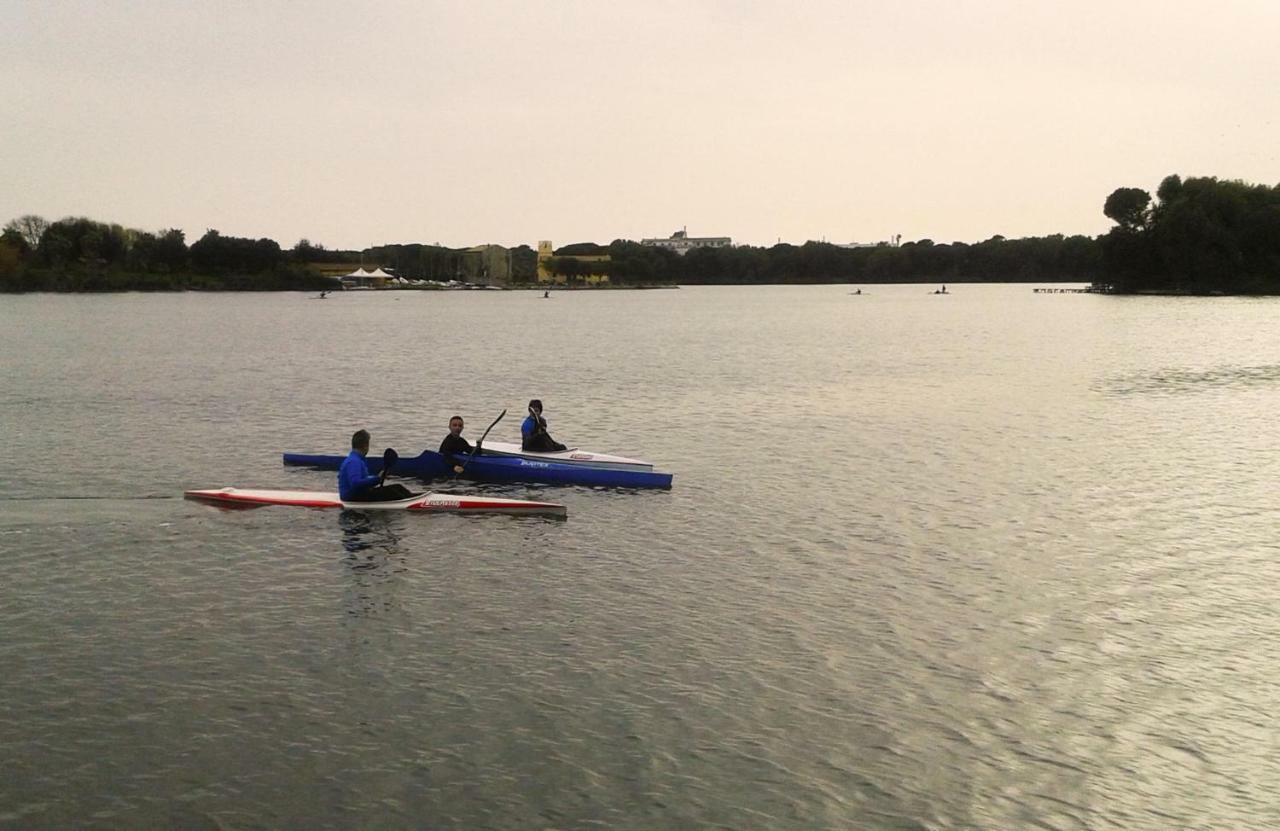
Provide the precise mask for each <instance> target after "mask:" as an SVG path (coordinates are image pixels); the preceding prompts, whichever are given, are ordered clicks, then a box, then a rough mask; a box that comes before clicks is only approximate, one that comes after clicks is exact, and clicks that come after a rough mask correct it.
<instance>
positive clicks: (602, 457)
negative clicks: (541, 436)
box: [482, 441, 653, 470]
mask: <svg viewBox="0 0 1280 831" xmlns="http://www.w3.org/2000/svg"><path fill="white" fill-rule="evenodd" d="M482 446H483V448H484V450H483V452H484V453H488V454H489V455H491V456H516V457H518V458H521V459H531V460H533V461H539V462H555V463H556V464H558V465H581V466H583V467H598V468H604V469H607V470H653V462H646V461H643V460H642V459H628V458H627V457H626V456H610V455H609V454H608V453H595V452H593V451H591V450H578V449H577V448H572V447H571V448H569V449H568V450H561V451H558V452H555V453H535V452H533V451H530V450H524V449H523V448H521V447H520V445H518V444H508V443H507V442H505V441H486V442H484V443H483V445H482Z"/></svg>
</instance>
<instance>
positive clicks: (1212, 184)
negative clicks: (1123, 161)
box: [1102, 175, 1280, 294]
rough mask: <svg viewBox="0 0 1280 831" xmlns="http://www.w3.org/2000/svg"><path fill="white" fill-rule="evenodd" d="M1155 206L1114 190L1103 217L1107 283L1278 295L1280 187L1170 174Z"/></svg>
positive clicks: (1142, 195) (1139, 288) (1139, 194)
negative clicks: (1107, 226)
mask: <svg viewBox="0 0 1280 831" xmlns="http://www.w3.org/2000/svg"><path fill="white" fill-rule="evenodd" d="M1156 197H1157V199H1158V201H1157V202H1155V203H1154V204H1152V201H1151V194H1149V193H1147V192H1146V191H1145V190H1141V189H1139V188H1118V189H1116V190H1115V191H1113V192H1112V193H1111V195H1110V196H1108V197H1107V200H1106V202H1105V204H1104V207H1103V212H1104V213H1105V214H1106V215H1107V217H1109V218H1110V219H1112V220H1113V221H1115V223H1116V227H1114V228H1112V229H1111V232H1110V233H1108V234H1107V235H1106V236H1104V237H1102V249H1103V255H1104V262H1105V279H1106V281H1107V282H1108V283H1110V284H1111V286H1112V287H1113V288H1114V290H1116V291H1119V292H1143V291H1150V292H1171V293H1189V294H1208V293H1223V294H1280V185H1278V186H1276V187H1268V186H1266V185H1252V184H1247V183H1245V182H1239V181H1221V180H1218V179H1216V178H1213V177H1203V178H1189V179H1187V180H1186V181H1183V180H1182V178H1181V177H1179V176H1177V175H1173V176H1168V177H1166V178H1165V179H1164V181H1162V182H1161V183H1160V187H1159V189H1157V190H1156Z"/></svg>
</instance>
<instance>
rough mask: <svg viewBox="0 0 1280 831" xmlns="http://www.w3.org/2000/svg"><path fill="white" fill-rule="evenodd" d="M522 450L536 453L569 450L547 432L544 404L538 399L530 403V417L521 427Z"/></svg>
mask: <svg viewBox="0 0 1280 831" xmlns="http://www.w3.org/2000/svg"><path fill="white" fill-rule="evenodd" d="M520 449H521V450H529V451H532V452H534V453H558V452H559V451H561V450H568V448H567V447H565V446H564V445H563V444H561V443H560V442H558V441H556V440H555V439H553V438H551V435H550V434H549V433H548V432H547V420H546V419H545V418H543V417H542V402H541V401H539V400H538V399H536V398H535V399H533V400H532V401H530V402H529V415H528V417H526V418H525V420H524V423H523V424H521V425H520Z"/></svg>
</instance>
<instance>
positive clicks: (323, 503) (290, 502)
mask: <svg viewBox="0 0 1280 831" xmlns="http://www.w3.org/2000/svg"><path fill="white" fill-rule="evenodd" d="M184 496H186V497H187V498H188V499H199V500H203V501H206V502H229V503H232V504H235V505H286V506H293V507H296V508H341V507H342V503H341V502H332V501H330V500H328V499H297V500H294V499H255V498H253V497H246V496H241V495H239V494H234V493H230V494H228V493H192V492H188V493H186V494H184Z"/></svg>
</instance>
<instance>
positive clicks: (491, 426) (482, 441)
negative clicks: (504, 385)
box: [453, 409, 507, 479]
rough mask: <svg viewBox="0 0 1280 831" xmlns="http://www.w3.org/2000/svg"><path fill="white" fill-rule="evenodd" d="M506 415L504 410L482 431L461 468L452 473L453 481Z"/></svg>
mask: <svg viewBox="0 0 1280 831" xmlns="http://www.w3.org/2000/svg"><path fill="white" fill-rule="evenodd" d="M506 414H507V411H506V410H505V409H504V410H503V411H502V412H500V413H498V417H497V418H495V419H494V420H493V424H490V425H489V427H488V428H487V429H486V430H485V431H484V434H483V435H481V436H480V441H478V442H476V448H475V450H472V451H471V453H470V454H469V455H468V456H467V460H466V461H465V462H463V463H462V466H461V467H460V468H458V469H457V470H455V471H454V472H453V478H454V479H457V478H458V477H459V476H461V475H462V471H464V470H466V469H467V465H469V464H471V460H472V459H474V458H475V456H476V454H477V453H479V452H480V445H482V444H484V440H485V439H487V438H489V430H492V429H493V428H494V427H495V426H497V424H498V422H499V421H502V418H503V416H505V415H506Z"/></svg>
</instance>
